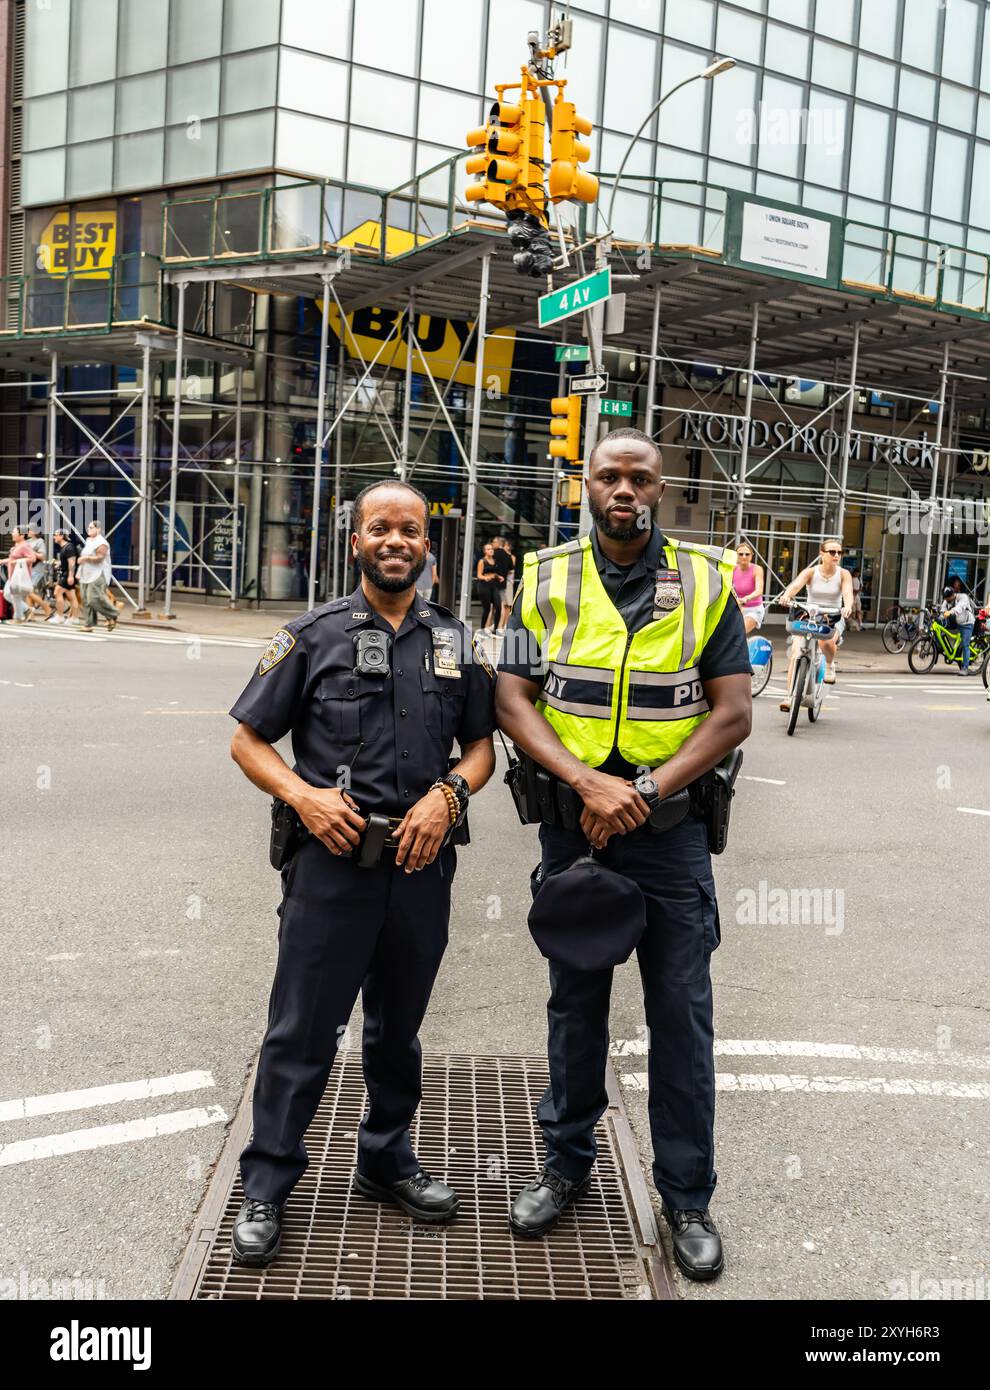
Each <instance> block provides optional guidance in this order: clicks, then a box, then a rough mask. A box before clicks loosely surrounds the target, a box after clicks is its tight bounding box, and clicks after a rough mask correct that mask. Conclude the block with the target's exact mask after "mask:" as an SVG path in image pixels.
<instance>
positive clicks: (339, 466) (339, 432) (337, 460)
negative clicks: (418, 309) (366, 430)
mask: <svg viewBox="0 0 990 1390" xmlns="http://www.w3.org/2000/svg"><path fill="white" fill-rule="evenodd" d="M345 352H346V349H345V347H344V335H343V333H341V335H340V342H339V343H338V346H337V396H336V400H335V401H334V414H335V416H336V417H337V418H336V422H335V425H334V430H333V437H334V438H333V443H334V450H333V457H334V462H333V508H332V511H333V539H332V541H331V548H332V552H333V565H332V568H333V579H332V580H331V584H330V597H331V598H337V597H338V592H337V574H338V570H339V568H340V489H341V487H342V485H343V463H344V422H343V419H342V416H343V414H344V355H345Z"/></svg>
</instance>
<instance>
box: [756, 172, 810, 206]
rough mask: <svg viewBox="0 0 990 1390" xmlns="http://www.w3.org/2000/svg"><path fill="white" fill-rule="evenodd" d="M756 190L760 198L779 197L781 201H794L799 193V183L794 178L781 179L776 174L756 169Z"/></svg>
mask: <svg viewBox="0 0 990 1390" xmlns="http://www.w3.org/2000/svg"><path fill="white" fill-rule="evenodd" d="M756 192H757V193H758V194H759V196H760V197H762V198H779V199H780V201H781V202H782V203H796V202H797V201H798V198H799V197H800V194H801V185H800V184H799V183H798V182H797V180H796V179H782V178H779V177H778V176H777V175H776V174H763V173H760V172H759V171H757V175H756Z"/></svg>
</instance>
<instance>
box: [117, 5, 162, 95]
mask: <svg viewBox="0 0 990 1390" xmlns="http://www.w3.org/2000/svg"><path fill="white" fill-rule="evenodd" d="M118 24H119V28H118V38H117V72H118V74H119V76H121V77H129V76H130V75H131V73H135V72H150V71H151V70H152V69H153V68H163V67H164V66H165V64H166V62H167V60H168V0H141V3H140V5H134V4H127V3H125V4H123V5H121V6H120V18H119V20H118Z"/></svg>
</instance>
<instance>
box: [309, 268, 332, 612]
mask: <svg viewBox="0 0 990 1390" xmlns="http://www.w3.org/2000/svg"><path fill="white" fill-rule="evenodd" d="M321 279H322V280H323V312H322V315H321V317H320V370H319V375H318V378H317V383H316V389H317V396H316V447H315V448H314V450H313V515H312V517H311V519H310V535H309V590H308V593H307V607H308V608H315V607H316V572H317V570H318V569H319V566H320V553H319V543H320V479H321V475H322V472H323V421H324V415H325V406H326V395H327V340H328V336H329V332H330V276H329V275H323V276H321Z"/></svg>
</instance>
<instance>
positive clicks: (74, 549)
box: [48, 531, 82, 625]
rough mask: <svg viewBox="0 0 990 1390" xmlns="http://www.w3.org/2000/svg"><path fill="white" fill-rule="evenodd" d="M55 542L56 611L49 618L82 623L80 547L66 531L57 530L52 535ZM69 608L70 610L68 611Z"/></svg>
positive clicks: (56, 620) (60, 621)
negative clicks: (79, 577)
mask: <svg viewBox="0 0 990 1390" xmlns="http://www.w3.org/2000/svg"><path fill="white" fill-rule="evenodd" d="M52 540H53V541H54V543H55V561H56V570H55V612H54V613H53V614H52V616H51V618H49V620H48V621H49V622H51V623H56V624H57V623H65V622H69V621H71V622H72V623H74V624H77V625H78V624H81V623H82V616H81V614H82V607H81V604H80V602H79V580H78V577H77V574H76V570H77V568H78V565H79V547H78V545H76V543H75V541H74V540H73V539H72V537H71V536H70V535H69V534H68V533H67V532H65V531H56V532H55V534H54V535H53V536H52ZM66 610H68V611H66Z"/></svg>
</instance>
